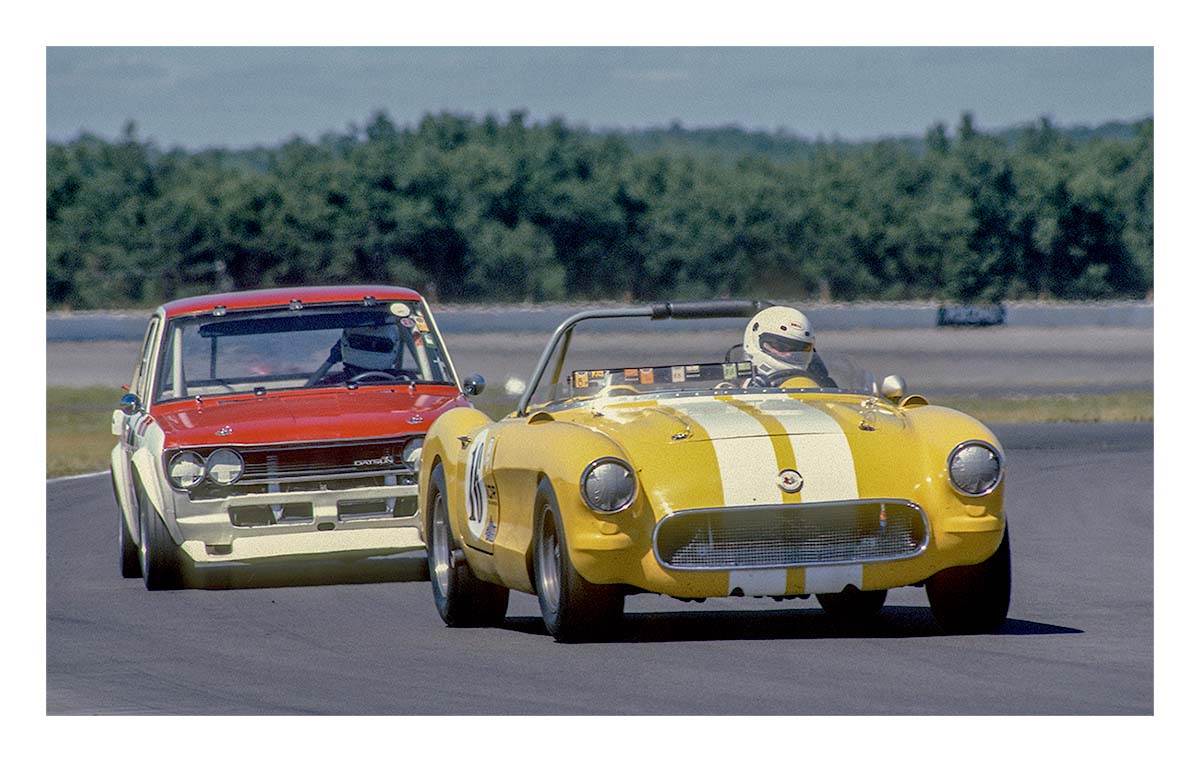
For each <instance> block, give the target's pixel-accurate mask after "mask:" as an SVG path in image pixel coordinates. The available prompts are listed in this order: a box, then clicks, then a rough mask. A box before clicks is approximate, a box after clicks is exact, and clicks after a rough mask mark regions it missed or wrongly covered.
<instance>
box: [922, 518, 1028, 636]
mask: <svg viewBox="0 0 1200 762" xmlns="http://www.w3.org/2000/svg"><path fill="white" fill-rule="evenodd" d="M1011 589H1012V563H1011V560H1010V556H1009V549H1008V529H1005V530H1004V539H1003V540H1001V541H1000V547H998V548H996V552H995V553H993V554H992V556H991V558H989V559H988V560H986V561H984V562H983V563H978V564H974V565H972V566H955V567H952V568H950V569H943V570H942V571H940V572H938V573H937V574H935V575H933V576H932V577H930V578H929V580H928V581H927V582H926V583H925V593H926V595H928V596H929V607H930V608H931V609H933V616H934V618H935V619H937V621H938V624H940V625H941V626H942V629H943V630H945V631H946V632H948V633H952V634H956V635H957V634H971V633H981V632H995V631H997V630H999V629H1000V628H1001V627H1002V626H1004V622H1005V620H1006V619H1007V617H1008V601H1009V595H1010V592H1011Z"/></svg>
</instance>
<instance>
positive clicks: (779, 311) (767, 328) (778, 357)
mask: <svg viewBox="0 0 1200 762" xmlns="http://www.w3.org/2000/svg"><path fill="white" fill-rule="evenodd" d="M814 343H815V337H814V336H813V329H812V324H811V323H809V322H808V318H807V317H805V315H804V313H803V312H801V311H800V310H797V309H792V308H791V307H768V308H766V309H765V310H763V311H762V312H759V313H758V314H757V315H755V316H754V317H753V318H751V319H750V324H749V325H747V326H746V333H745V335H744V336H743V337H742V348H743V349H744V350H745V352H746V355H747V356H748V357H749V358H750V362H751V363H753V364H754V372H755V373H756V374H758V375H761V376H769V375H770V374H772V373H775V372H778V371H781V370H807V369H808V365H809V363H811V362H812V358H813V345H814Z"/></svg>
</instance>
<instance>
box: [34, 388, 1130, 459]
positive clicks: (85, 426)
mask: <svg viewBox="0 0 1200 762" xmlns="http://www.w3.org/2000/svg"><path fill="white" fill-rule="evenodd" d="M119 397H120V390H116V389H112V388H109V387H107V386H101V387H87V388H82V389H74V388H65V387H54V386H52V387H48V388H47V389H46V478H48V479H49V478H53V477H56V476H69V475H71V474H85V473H89V472H92V471H103V470H105V469H107V468H108V454H109V452H110V451H111V450H112V448H113V445H115V444H116V438H115V437H114V436H113V435H112V431H111V428H110V427H111V421H112V411H113V410H114V409H115V408H116V405H117V399H118V398H119ZM473 402H474V403H475V406H476V407H478V408H479V409H480V410H482V411H483V412H485V413H487V414H488V415H489V416H491V417H492V418H500V417H503V416H504V415H507V414H508V413H510V412H512V410H513V409H514V408H515V407H516V404H517V398H516V397H515V396H512V395H508V394H505V393H504V391H503V390H502V389H491V388H489V389H487V390H486V391H484V393H483V394H482V395H480V396H479V397H477V398H475V399H474V400H473ZM930 402H932V403H933V404H935V405H944V406H946V407H953V408H956V409H958V410H962V411H963V412H964V413H967V414H968V415H972V416H974V417H976V418H978V419H979V420H981V421H983V422H984V423H1052V422H1088V423H1091V422H1116V421H1150V420H1153V419H1154V394H1153V392H1122V393H1119V394H1081V395H1067V394H1061V395H1050V396H1039V397H1012V398H981V397H937V396H935V397H934V398H933V399H931V400H930Z"/></svg>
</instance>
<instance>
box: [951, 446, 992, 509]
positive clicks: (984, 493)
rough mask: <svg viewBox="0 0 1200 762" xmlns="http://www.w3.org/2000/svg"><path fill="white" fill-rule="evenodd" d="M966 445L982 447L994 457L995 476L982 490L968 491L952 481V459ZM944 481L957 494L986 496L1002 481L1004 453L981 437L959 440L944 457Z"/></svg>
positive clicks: (972, 496) (973, 496)
mask: <svg viewBox="0 0 1200 762" xmlns="http://www.w3.org/2000/svg"><path fill="white" fill-rule="evenodd" d="M968 447H982V448H983V449H985V450H987V451H988V452H990V453H991V454H992V455H993V456H994V457H995V458H996V465H997V468H996V478H995V480H994V481H993V482H992V483H991V484H990V485H989V486H988V488H987V489H985V490H983V491H982V492H968V491H966V490H964V489H963V488H962V487H960V486H958V482H956V481H954V471H953V470H952V469H953V465H954V459H955V458H956V457H957V456H958V454H959V453H961V452H962V451H963V450H965V449H967V448H968ZM946 481H948V482H950V487H951V489H953V490H954V491H955V492H957V493H958V494H960V495H963V496H964V497H970V498H976V497H987V496H988V495H990V494H992V493H993V492H995V491H996V490H997V489H999V487H1000V484H1001V483H1002V482H1003V481H1004V455H1003V454H1002V453H1001V452H1000V448H999V447H997V446H996V445H994V444H992V443H991V442H988V441H985V440H983V439H968V440H966V441H964V442H959V443H958V444H957V445H955V446H954V449H953V450H951V451H950V454H949V455H948V456H947V457H946Z"/></svg>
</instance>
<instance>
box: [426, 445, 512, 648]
mask: <svg viewBox="0 0 1200 762" xmlns="http://www.w3.org/2000/svg"><path fill="white" fill-rule="evenodd" d="M425 541H426V544H427V548H426V554H425V556H426V558H427V560H428V562H429V583H430V585H431V586H432V587H433V602H434V605H436V606H437V611H438V614H439V615H440V616H441V617H442V621H443V622H445V623H446V624H447V626H449V627H494V626H497V625H499V624H500V623H502V622H503V621H504V616H505V614H507V613H508V588H507V587H503V586H501V585H494V584H492V583H490V582H485V581H483V580H481V579H479V578H478V577H476V576H475V573H474V572H472V571H471V567H470V565H469V564H468V563H467V561H466V560H465V559H464V560H462V561H461V562H460V563H458V564H457V565H455V564H454V560H453V559H454V551H455V550H457V549H458V548H457V544H456V543H455V542H454V534H453V532H451V531H450V512H449V509H448V507H447V505H446V471H445V469H444V468H443V467H442V464H441V463H439V464H437V465H436V466H434V467H433V472H432V473H430V475H429V498H428V500H426V505H425Z"/></svg>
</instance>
